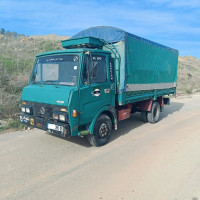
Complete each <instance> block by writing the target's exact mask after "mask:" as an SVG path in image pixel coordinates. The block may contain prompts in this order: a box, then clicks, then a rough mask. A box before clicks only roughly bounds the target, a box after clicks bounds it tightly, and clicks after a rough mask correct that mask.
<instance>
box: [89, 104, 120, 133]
mask: <svg viewBox="0 0 200 200" xmlns="http://www.w3.org/2000/svg"><path fill="white" fill-rule="evenodd" d="M101 114H106V115H108V116H109V117H110V119H111V122H112V129H115V130H117V113H116V110H115V108H114V107H112V106H104V107H103V108H101V109H100V110H99V111H98V112H97V114H96V115H95V117H94V119H93V120H92V122H91V124H90V126H89V128H88V130H89V131H90V134H93V129H94V125H95V122H96V120H97V118H98V117H99V116H100V115H101Z"/></svg>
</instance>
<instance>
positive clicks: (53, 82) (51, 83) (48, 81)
mask: <svg viewBox="0 0 200 200" xmlns="http://www.w3.org/2000/svg"><path fill="white" fill-rule="evenodd" d="M43 83H50V85H54V84H56V81H54V80H46V81H43Z"/></svg>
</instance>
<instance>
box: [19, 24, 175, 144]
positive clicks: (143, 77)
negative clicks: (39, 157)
mask: <svg viewBox="0 0 200 200" xmlns="http://www.w3.org/2000/svg"><path fill="white" fill-rule="evenodd" d="M62 46H63V48H64V50H59V51H53V52H46V53H42V54H39V55H37V56H36V59H35V63H34V67H33V71H32V74H31V77H30V82H29V85H28V86H27V87H25V88H24V89H23V92H22V96H21V111H22V112H21V114H20V121H21V123H24V124H27V125H28V126H32V127H35V128H39V129H42V130H46V131H48V132H51V133H53V134H57V135H60V136H63V137H70V136H76V135H79V136H87V138H88V141H89V142H90V144H91V145H94V146H102V145H104V144H106V143H107V142H108V141H109V138H110V134H111V131H112V129H114V130H117V126H118V122H119V121H120V120H124V119H127V118H129V117H130V115H131V113H134V112H141V119H142V120H143V121H145V122H150V123H156V122H158V121H159V117H160V112H161V111H162V110H163V107H164V104H169V103H170V99H169V98H167V97H169V95H176V81H177V64H178V51H177V50H175V49H172V48H169V47H166V46H164V45H161V44H158V43H155V42H152V41H150V40H147V39H144V38H141V37H139V36H136V35H133V34H131V33H128V32H125V31H123V30H121V29H118V28H114V27H106V26H99V27H92V28H89V29H86V30H83V31H81V32H79V33H78V34H76V35H74V36H73V37H71V38H70V39H68V40H64V41H62ZM165 97H166V98H165Z"/></svg>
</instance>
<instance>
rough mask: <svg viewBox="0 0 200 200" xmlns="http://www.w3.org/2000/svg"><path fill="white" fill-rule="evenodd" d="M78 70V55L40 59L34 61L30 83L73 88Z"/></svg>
mask: <svg viewBox="0 0 200 200" xmlns="http://www.w3.org/2000/svg"><path fill="white" fill-rule="evenodd" d="M78 69H79V56H78V55H56V56H46V57H41V58H38V59H37V60H36V64H35V67H34V72H33V75H32V78H31V83H32V84H39V83H41V84H49V85H52V84H55V85H70V86H74V85H75V84H76V81H77V76H78Z"/></svg>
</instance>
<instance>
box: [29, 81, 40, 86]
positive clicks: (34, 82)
mask: <svg viewBox="0 0 200 200" xmlns="http://www.w3.org/2000/svg"><path fill="white" fill-rule="evenodd" d="M31 84H38V85H41V84H42V83H41V82H36V81H32V82H31Z"/></svg>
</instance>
